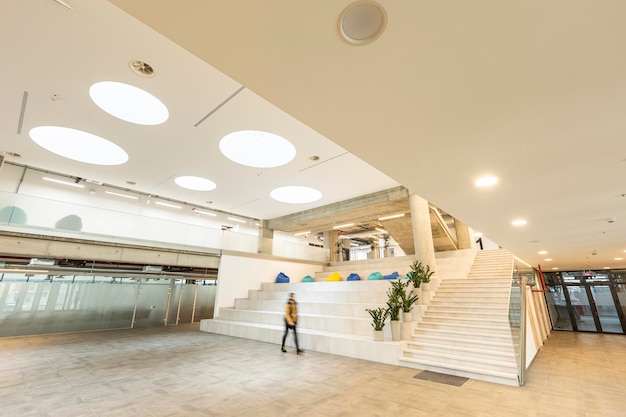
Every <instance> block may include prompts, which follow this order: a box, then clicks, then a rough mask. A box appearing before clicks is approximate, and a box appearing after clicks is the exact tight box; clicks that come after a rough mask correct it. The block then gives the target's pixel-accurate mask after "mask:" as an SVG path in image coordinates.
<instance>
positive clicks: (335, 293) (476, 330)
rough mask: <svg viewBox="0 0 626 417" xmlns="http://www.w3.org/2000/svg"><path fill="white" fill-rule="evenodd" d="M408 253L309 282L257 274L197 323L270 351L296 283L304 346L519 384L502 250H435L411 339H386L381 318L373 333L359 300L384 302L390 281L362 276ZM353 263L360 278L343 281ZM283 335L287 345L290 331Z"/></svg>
mask: <svg viewBox="0 0 626 417" xmlns="http://www.w3.org/2000/svg"><path fill="white" fill-rule="evenodd" d="M490 253H491V254H490ZM475 256H476V260H474V257H475ZM413 259H414V258H413V257H401V258H400V257H398V258H387V259H374V260H369V261H356V262H344V263H336V264H331V265H330V266H329V267H327V268H326V269H325V271H323V272H319V273H317V274H316V276H315V280H316V282H309V283H302V282H293V279H292V282H291V283H287V284H276V283H263V284H261V288H260V289H255V290H249V291H248V297H247V298H245V299H237V300H235V302H234V306H232V307H229V308H221V309H220V311H219V312H218V316H217V317H216V318H215V319H211V320H202V322H201V327H200V329H201V330H203V331H208V332H213V333H219V334H225V335H230V336H236V337H242V338H249V339H254V340H259V341H264V342H269V343H275V344H277V351H278V349H279V346H278V345H280V343H281V340H282V335H283V332H284V322H283V314H284V305H285V301H286V300H287V298H288V294H289V293H290V292H294V293H296V299H297V301H298V312H299V315H298V316H299V320H298V339H299V342H300V346H301V347H302V348H304V349H305V350H314V351H317V352H325V353H332V354H337V355H342V356H349V357H354V358H360V359H366V360H372V361H377V362H382V363H388V364H393V365H401V366H408V367H413V368H418V369H430V370H435V371H438V372H442V373H447V374H452V375H461V376H468V377H472V378H476V379H483V380H488V381H493V382H499V383H506V384H510V385H517V383H516V375H517V373H516V371H515V368H514V366H515V358H514V354H513V348H512V342H511V336H510V331H509V330H508V323H507V322H506V320H508V318H507V312H508V298H509V292H508V291H509V287H510V278H511V269H512V256H511V255H510V254H508V253H507V252H504V253H503V254H502V253H501V251H479V252H476V251H474V250H466V251H448V252H440V253H437V258H436V262H437V277H435V279H434V280H433V282H432V284H431V285H430V289H428V288H427V289H426V290H425V291H423V292H422V302H423V303H422V304H421V305H418V306H415V308H414V310H413V318H414V320H415V322H414V323H413V327H414V332H413V340H412V341H397V342H394V341H391V333H390V326H389V325H386V326H385V329H384V331H385V342H382V343H381V342H376V341H374V340H373V328H372V326H371V317H370V316H369V314H368V313H367V312H366V309H367V308H376V307H379V306H382V307H386V301H387V294H386V292H387V289H388V288H389V287H390V283H389V281H386V280H382V281H367V280H365V278H366V277H367V275H369V274H370V273H371V272H381V273H382V274H383V275H386V274H390V273H392V272H394V271H397V272H398V273H399V274H400V275H404V274H406V272H407V271H408V268H409V265H410V264H411V262H412V261H413ZM504 264H506V265H508V267H507V266H505V265H504ZM507 268H508V270H507ZM332 272H339V273H340V275H341V276H342V279H343V281H339V282H327V281H326V278H327V277H328V275H330V274H331V273H332ZM351 272H356V273H359V274H360V275H361V277H362V278H363V279H364V280H362V281H345V278H346V276H347V275H348V274H350V273H351ZM468 274H469V275H468ZM505 276H506V277H505ZM435 290H436V291H435ZM507 331H508V341H507V339H506V334H507ZM287 340H288V343H287V345H288V347H292V346H293V336H292V334H289V336H288V339H287ZM507 343H508V344H507ZM496 358H497V359H496ZM509 360H510V361H509ZM446 364H447V365H448V366H445V365H446ZM509 364H512V366H513V368H510V367H509ZM484 369H488V370H487V371H485V370H484ZM510 371H512V372H513V374H510V373H509V372H510ZM512 381H515V384H513V383H512Z"/></svg>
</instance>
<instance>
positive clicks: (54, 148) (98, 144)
mask: <svg viewBox="0 0 626 417" xmlns="http://www.w3.org/2000/svg"><path fill="white" fill-rule="evenodd" d="M29 135H30V137H31V139H32V140H33V141H34V142H35V143H36V144H37V145H39V146H41V147H42V148H44V149H46V150H48V151H50V152H52V153H55V154H57V155H60V156H63V157H65V158H69V159H73V160H74V161H79V162H84V163H87V164H94V165H121V164H123V163H125V162H126V161H128V154H127V153H126V151H124V149H122V148H120V147H119V146H117V145H116V144H114V143H113V142H110V141H108V140H106V139H104V138H101V137H100V136H96V135H93V134H91V133H87V132H83V131H82V130H76V129H70V128H68V127H60V126H38V127H34V128H32V129H31V130H30V132H29Z"/></svg>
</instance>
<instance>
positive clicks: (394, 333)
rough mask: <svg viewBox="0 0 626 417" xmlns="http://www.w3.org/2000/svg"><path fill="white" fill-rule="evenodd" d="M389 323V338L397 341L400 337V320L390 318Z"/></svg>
mask: <svg viewBox="0 0 626 417" xmlns="http://www.w3.org/2000/svg"><path fill="white" fill-rule="evenodd" d="M389 323H390V324H391V340H393V341H394V342H397V341H398V340H400V339H401V338H402V334H401V329H400V320H390V322H389Z"/></svg>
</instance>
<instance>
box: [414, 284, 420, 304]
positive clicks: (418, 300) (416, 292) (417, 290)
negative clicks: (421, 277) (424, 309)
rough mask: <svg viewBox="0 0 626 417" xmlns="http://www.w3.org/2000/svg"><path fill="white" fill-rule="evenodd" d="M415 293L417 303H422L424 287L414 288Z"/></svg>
mask: <svg viewBox="0 0 626 417" xmlns="http://www.w3.org/2000/svg"><path fill="white" fill-rule="evenodd" d="M413 295H417V301H416V302H415V304H422V288H421V287H420V288H413Z"/></svg>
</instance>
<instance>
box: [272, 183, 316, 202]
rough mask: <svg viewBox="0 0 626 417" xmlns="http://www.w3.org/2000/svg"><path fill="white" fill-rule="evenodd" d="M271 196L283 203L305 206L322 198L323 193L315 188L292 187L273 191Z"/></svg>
mask: <svg viewBox="0 0 626 417" xmlns="http://www.w3.org/2000/svg"><path fill="white" fill-rule="evenodd" d="M270 196H271V197H272V198H273V199H274V200H276V201H280V202H281V203H289V204H305V203H312V202H314V201H317V200H319V199H320V198H322V193H321V192H319V191H318V190H316V189H315V188H310V187H301V186H298V185H290V186H287V187H279V188H275V189H274V190H272V192H271V193H270Z"/></svg>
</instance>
